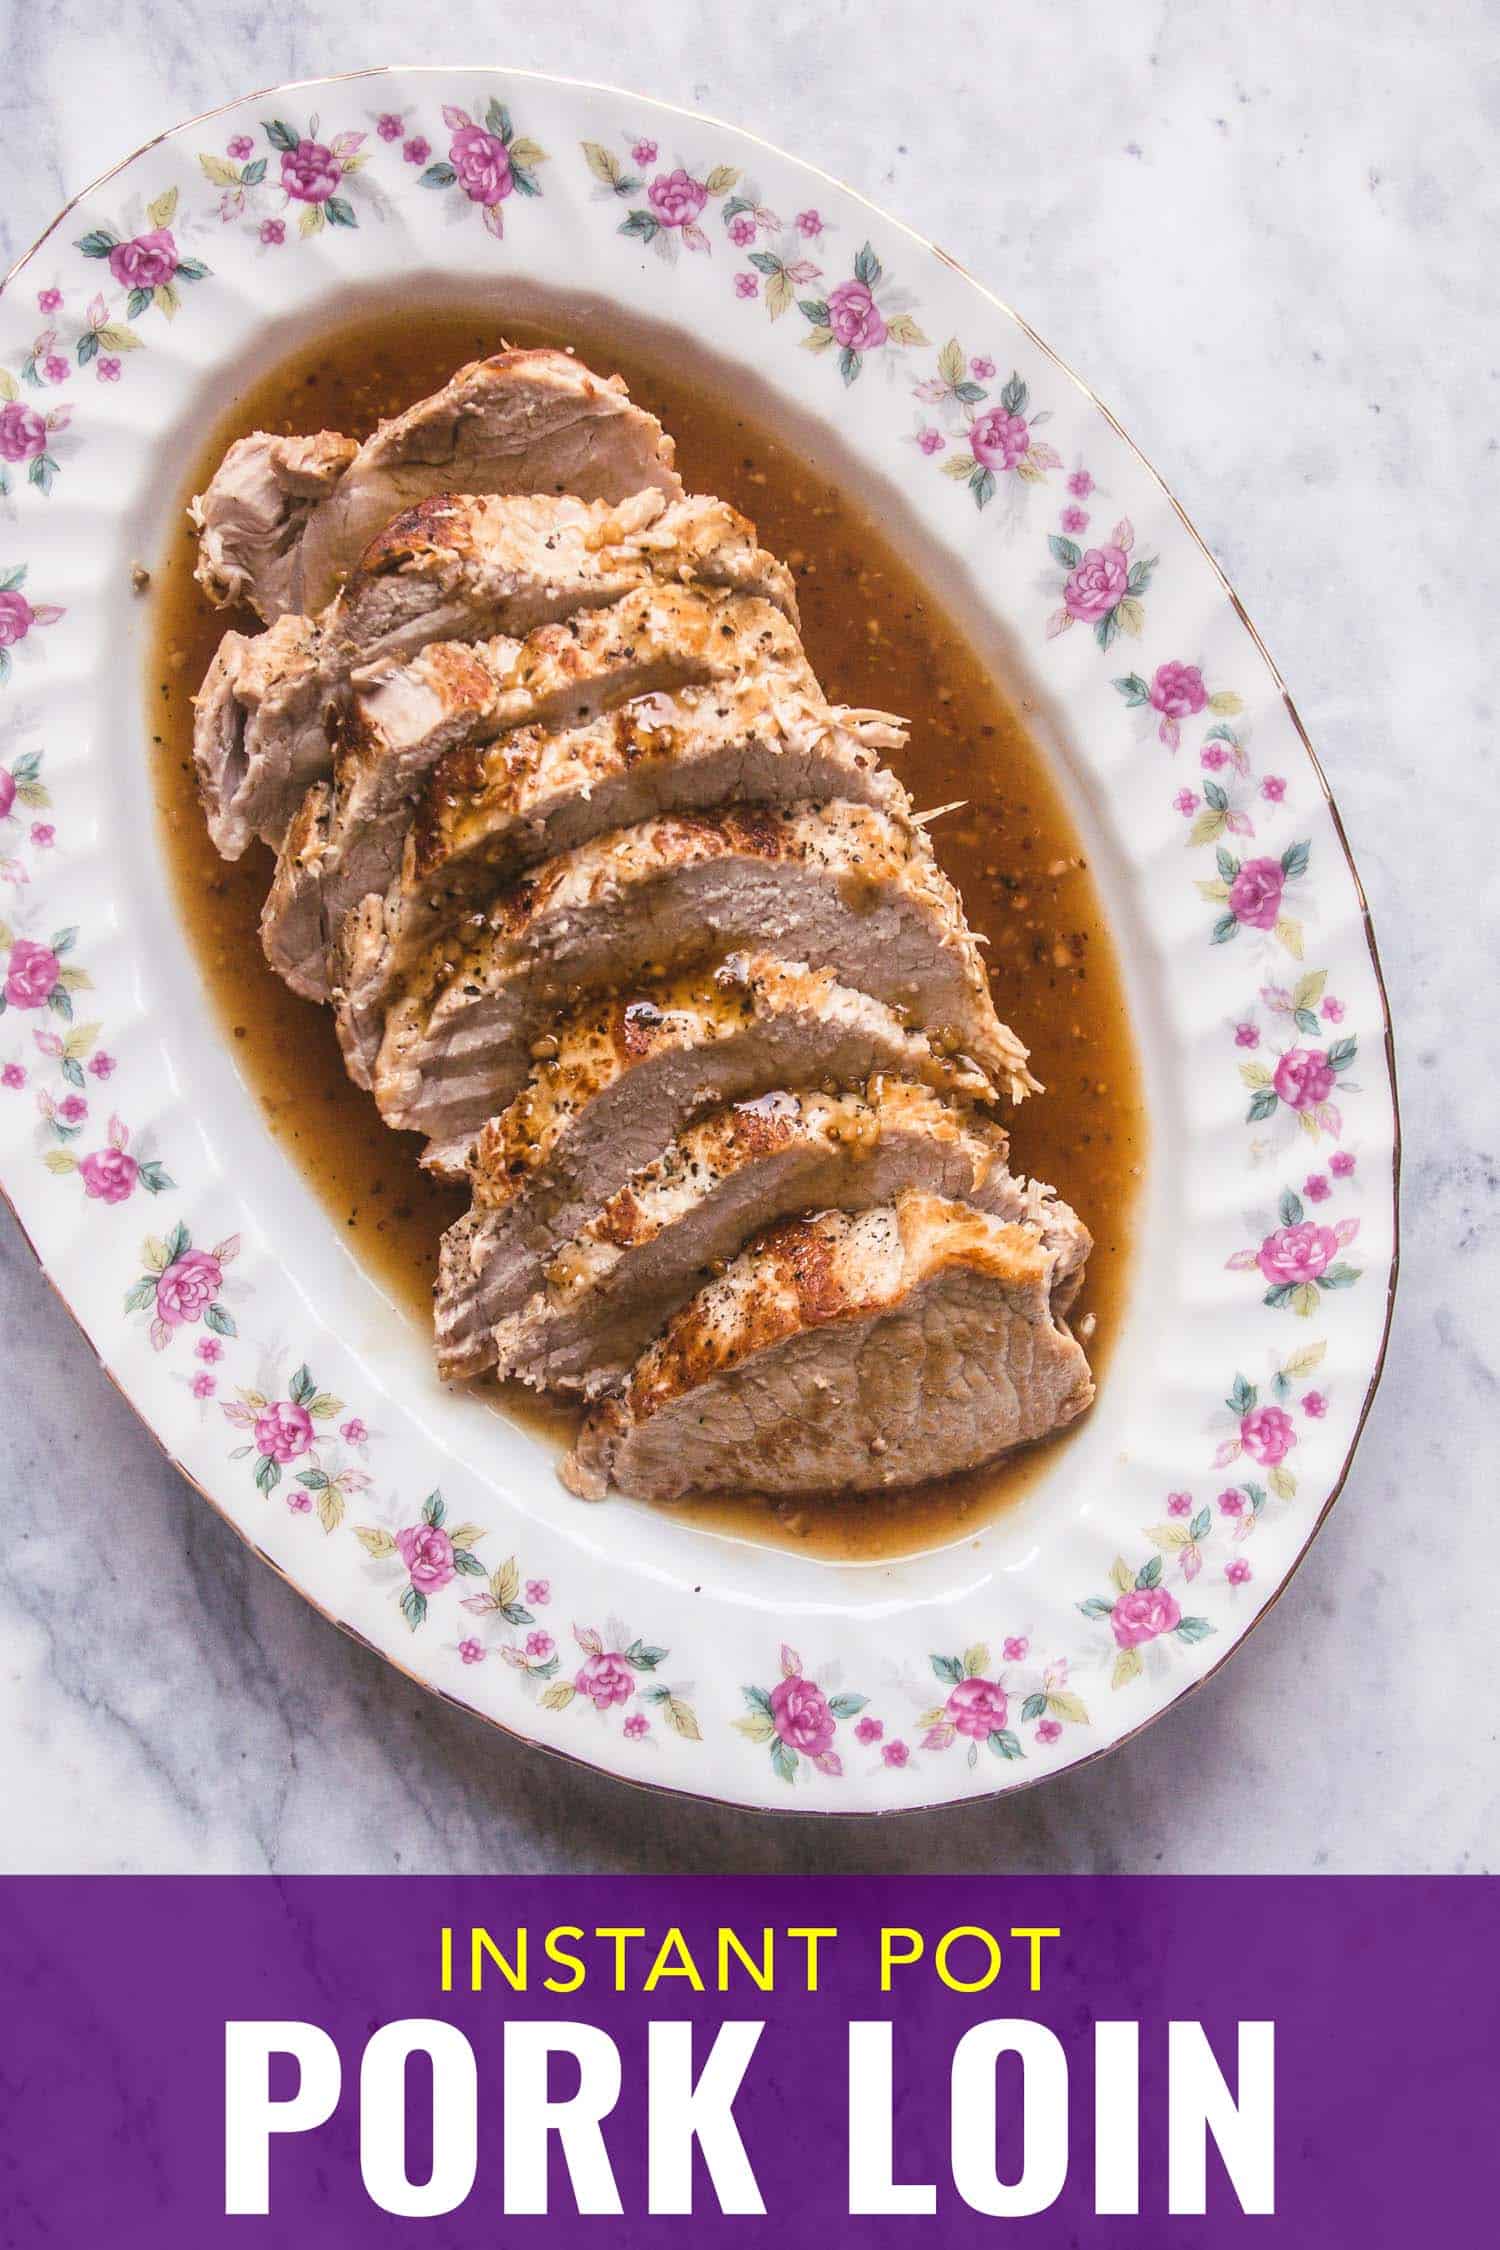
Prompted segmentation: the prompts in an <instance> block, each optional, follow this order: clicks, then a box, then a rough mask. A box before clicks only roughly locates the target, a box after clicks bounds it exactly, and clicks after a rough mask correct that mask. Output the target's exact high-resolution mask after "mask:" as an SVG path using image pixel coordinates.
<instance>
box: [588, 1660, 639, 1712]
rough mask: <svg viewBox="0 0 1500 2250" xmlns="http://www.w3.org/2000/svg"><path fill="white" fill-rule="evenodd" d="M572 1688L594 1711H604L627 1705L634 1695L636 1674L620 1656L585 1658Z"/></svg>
mask: <svg viewBox="0 0 1500 2250" xmlns="http://www.w3.org/2000/svg"><path fill="white" fill-rule="evenodd" d="M573 1685H574V1687H575V1688H576V1689H577V1690H578V1693H579V1694H580V1695H586V1696H587V1697H588V1699H589V1701H590V1702H591V1703H592V1704H593V1706H594V1709H595V1710H596V1711H607V1710H608V1709H609V1707H610V1705H611V1704H612V1703H628V1702H629V1701H630V1698H631V1697H632V1696H633V1695H634V1693H635V1674H634V1673H633V1672H632V1671H631V1669H630V1666H629V1665H628V1664H627V1663H626V1661H625V1659H624V1657H623V1656H615V1655H613V1654H611V1653H609V1652H607V1651H606V1652H605V1653H604V1654H602V1655H599V1656H588V1657H585V1658H584V1661H583V1663H582V1664H581V1665H580V1666H579V1668H578V1671H577V1673H576V1674H575V1675H574V1679H573Z"/></svg>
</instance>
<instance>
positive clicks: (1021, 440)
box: [969, 406, 1031, 470]
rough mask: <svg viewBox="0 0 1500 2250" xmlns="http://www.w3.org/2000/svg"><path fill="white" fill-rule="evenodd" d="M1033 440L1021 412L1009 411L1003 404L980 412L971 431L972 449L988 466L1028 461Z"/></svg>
mask: <svg viewBox="0 0 1500 2250" xmlns="http://www.w3.org/2000/svg"><path fill="white" fill-rule="evenodd" d="M1030 443H1031V432H1030V430H1029V429H1028V428H1027V426H1026V424H1025V422H1023V421H1022V419H1021V417H1020V415H1019V414H1007V413H1006V411H1005V408H1004V407H1003V406H992V407H991V408H990V411H989V413H988V414H981V415H980V417H979V419H978V421H977V422H975V423H974V424H973V426H972V427H971V429H970V431H969V450H970V452H971V453H972V454H973V456H974V458H975V460H976V461H978V462H979V463H980V465H981V466H982V467H983V468H986V469H1001V470H1005V469H1013V468H1014V467H1015V466H1016V463H1017V462H1018V461H1024V460H1025V458H1026V449H1027V447H1028V446H1029V445H1030Z"/></svg>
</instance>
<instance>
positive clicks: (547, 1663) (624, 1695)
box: [505, 1623, 703, 1742]
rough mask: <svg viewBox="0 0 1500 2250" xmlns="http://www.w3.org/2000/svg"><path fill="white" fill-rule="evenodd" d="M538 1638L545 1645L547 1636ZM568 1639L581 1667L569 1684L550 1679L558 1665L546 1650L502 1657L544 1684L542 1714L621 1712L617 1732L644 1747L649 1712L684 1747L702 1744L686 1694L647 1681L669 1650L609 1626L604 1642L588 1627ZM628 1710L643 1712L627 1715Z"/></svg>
mask: <svg viewBox="0 0 1500 2250" xmlns="http://www.w3.org/2000/svg"><path fill="white" fill-rule="evenodd" d="M540 1637H541V1638H542V1639H546V1640H550V1637H551V1636H550V1635H546V1634H544V1635H542V1636H540ZM573 1638H574V1640H575V1641H576V1643H577V1644H578V1647H579V1649H580V1650H581V1652H582V1655H583V1662H582V1663H581V1664H580V1665H579V1667H578V1669H577V1671H576V1672H575V1673H574V1674H573V1675H572V1677H571V1678H567V1677H556V1678H554V1677H553V1676H552V1675H553V1674H555V1673H558V1672H559V1670H560V1666H561V1662H562V1659H561V1658H560V1657H559V1656H558V1655H557V1654H556V1653H555V1651H552V1650H550V1649H549V1650H548V1651H546V1652H545V1653H541V1654H538V1655H533V1654H532V1653H531V1652H530V1651H529V1650H527V1649H524V1648H523V1649H522V1650H519V1651H516V1652H514V1653H512V1651H511V1650H507V1651H506V1652H505V1654H506V1660H507V1662H509V1663H511V1664H513V1665H515V1666H516V1668H517V1669H518V1670H523V1671H524V1672H525V1673H526V1675H527V1677H528V1679H532V1680H545V1681H547V1683H548V1684H547V1685H546V1686H545V1687H544V1688H543V1689H542V1692H541V1706H542V1709H543V1710H544V1711H566V1710H567V1709H568V1708H569V1706H570V1705H571V1704H573V1703H575V1702H577V1703H590V1704H592V1705H593V1707H594V1710H595V1712H596V1713H597V1714H598V1716H599V1717H600V1718H601V1719H602V1718H605V1717H607V1716H608V1714H609V1713H610V1712H611V1711H615V1710H622V1711H624V1714H625V1715H624V1720H623V1731H624V1733H625V1735H626V1736H627V1737H628V1739H629V1740H630V1741H632V1742H640V1741H644V1740H645V1738H646V1737H647V1736H648V1735H649V1733H650V1731H651V1720H650V1718H649V1717H648V1716H647V1712H648V1711H654V1712H655V1713H656V1714H657V1715H658V1716H659V1717H660V1718H661V1720H662V1722H663V1724H664V1725H666V1726H667V1727H668V1728H669V1729H670V1730H671V1732H672V1733H673V1734H676V1735H680V1736H681V1737H682V1739H683V1740H684V1741H685V1742H701V1741H702V1739H703V1737H702V1733H701V1731H700V1729H699V1726H698V1716H697V1713H696V1712H695V1711H694V1709H693V1706H692V1704H691V1702H690V1701H689V1700H688V1697H687V1694H686V1692H685V1691H684V1690H683V1689H682V1688H675V1687H668V1686H667V1685H666V1684H665V1682H663V1681H661V1680H658V1679H656V1678H654V1677H653V1675H654V1674H655V1672H656V1670H657V1668H658V1666H660V1665H662V1664H665V1662H666V1661H667V1658H668V1657H669V1656H670V1654H671V1653H672V1652H671V1650H670V1649H665V1648H657V1647H656V1646H654V1644H653V1643H652V1642H650V1641H646V1640H642V1639H641V1638H640V1636H639V1635H638V1634H633V1633H631V1632H630V1631H629V1630H628V1628H627V1627H625V1626H623V1625H620V1624H618V1623H612V1624H611V1626H610V1629H609V1638H608V1639H607V1640H606V1638H605V1636H604V1634H603V1633H601V1632H599V1631H598V1630H597V1629H596V1628H595V1627H594V1626H592V1625H575V1626H574V1627H573ZM642 1682H644V1683H645V1685H642ZM631 1704H641V1705H644V1706H645V1708H644V1709H641V1710H631V1709H627V1708H626V1707H627V1706H628V1705H631Z"/></svg>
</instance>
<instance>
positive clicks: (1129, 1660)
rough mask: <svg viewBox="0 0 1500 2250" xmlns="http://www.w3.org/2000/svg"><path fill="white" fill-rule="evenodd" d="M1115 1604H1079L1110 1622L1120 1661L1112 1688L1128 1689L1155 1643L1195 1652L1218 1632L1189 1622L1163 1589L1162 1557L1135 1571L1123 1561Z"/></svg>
mask: <svg viewBox="0 0 1500 2250" xmlns="http://www.w3.org/2000/svg"><path fill="white" fill-rule="evenodd" d="M1110 1579H1111V1582H1112V1584H1113V1586H1114V1595H1113V1598H1111V1597H1109V1596H1107V1595H1103V1594H1091V1595H1090V1596H1089V1598H1088V1599H1087V1601H1082V1602H1080V1603H1079V1604H1078V1607H1079V1609H1080V1610H1081V1611H1082V1613H1083V1615H1084V1616H1085V1617H1087V1618H1091V1619H1094V1618H1098V1619H1107V1620H1108V1622H1109V1629H1110V1632H1111V1633H1112V1635H1113V1636H1114V1643H1115V1657H1114V1662H1113V1665H1112V1666H1111V1668H1110V1675H1109V1684H1110V1686H1111V1687H1112V1688H1122V1687H1128V1686H1129V1685H1130V1682H1131V1681H1132V1680H1138V1679H1139V1678H1140V1676H1141V1674H1142V1672H1143V1671H1144V1670H1145V1668H1146V1659H1145V1655H1144V1653H1143V1651H1144V1650H1145V1649H1147V1648H1148V1647H1149V1646H1151V1645H1152V1644H1153V1643H1158V1644H1159V1643H1160V1642H1162V1641H1163V1640H1166V1639H1171V1640H1173V1641H1175V1642H1178V1643H1181V1644H1183V1645H1185V1646H1187V1647H1189V1648H1191V1647H1192V1646H1193V1645H1194V1644H1195V1643H1196V1642H1198V1641H1205V1640H1207V1639H1208V1638H1209V1636H1210V1635H1211V1634H1212V1633H1213V1631H1214V1627H1213V1626H1212V1625H1211V1624H1210V1623H1209V1621H1208V1619H1207V1618H1206V1617H1185V1616H1184V1615H1183V1613H1182V1607H1181V1604H1180V1603H1179V1602H1178V1600H1177V1597H1176V1595H1175V1594H1172V1593H1169V1592H1168V1590H1167V1588H1166V1587H1165V1586H1163V1584H1162V1582H1161V1581H1162V1559H1161V1556H1160V1555H1159V1554H1157V1555H1152V1556H1151V1557H1150V1559H1149V1560H1148V1561H1146V1562H1143V1563H1142V1564H1141V1567H1140V1569H1139V1570H1132V1569H1131V1567H1130V1565H1129V1563H1128V1562H1126V1561H1125V1559H1124V1557H1123V1556H1122V1555H1117V1556H1116V1557H1115V1561H1114V1566H1113V1568H1112V1570H1111V1571H1110Z"/></svg>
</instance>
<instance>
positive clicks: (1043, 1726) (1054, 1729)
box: [1036, 1719, 1062, 1743]
mask: <svg viewBox="0 0 1500 2250" xmlns="http://www.w3.org/2000/svg"><path fill="white" fill-rule="evenodd" d="M1061 1737H1062V1728H1061V1727H1060V1726H1059V1725H1058V1723H1057V1721H1056V1719H1043V1720H1042V1721H1041V1722H1040V1724H1039V1725H1038V1727H1037V1730H1036V1738H1037V1741H1038V1742H1047V1743H1052V1742H1057V1741H1059V1740H1060V1739H1061Z"/></svg>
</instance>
